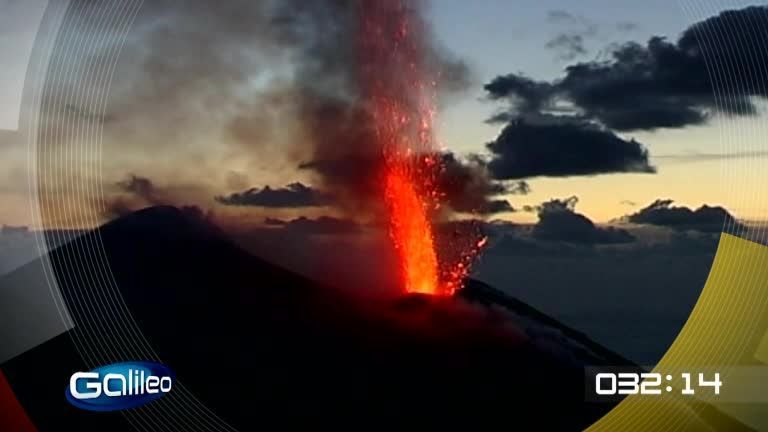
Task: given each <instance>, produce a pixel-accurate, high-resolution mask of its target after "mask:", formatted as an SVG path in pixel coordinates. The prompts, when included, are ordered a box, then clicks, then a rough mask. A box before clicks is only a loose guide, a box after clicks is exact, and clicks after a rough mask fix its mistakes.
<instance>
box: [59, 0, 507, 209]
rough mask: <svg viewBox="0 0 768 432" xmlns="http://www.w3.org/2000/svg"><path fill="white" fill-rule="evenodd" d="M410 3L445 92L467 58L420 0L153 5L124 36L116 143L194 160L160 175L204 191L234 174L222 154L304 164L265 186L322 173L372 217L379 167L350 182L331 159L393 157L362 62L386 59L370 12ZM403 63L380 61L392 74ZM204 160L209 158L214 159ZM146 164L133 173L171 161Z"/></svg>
mask: <svg viewBox="0 0 768 432" xmlns="http://www.w3.org/2000/svg"><path fill="white" fill-rule="evenodd" d="M75 7H78V8H80V9H82V13H83V14H84V18H83V19H82V23H81V27H82V30H83V31H95V29H89V28H88V26H89V24H88V23H89V22H90V21H89V19H88V18H87V16H88V14H96V13H98V11H97V10H96V8H93V7H89V6H88V5H87V4H86V3H85V2H79V3H77V4H76V5H75ZM397 7H402V8H404V9H403V10H404V11H405V12H404V13H406V14H407V15H408V16H409V20H410V22H412V23H413V31H414V32H418V34H417V35H416V36H414V38H415V39H416V40H417V42H418V44H419V45H420V48H421V52H422V56H421V57H423V58H422V59H421V61H422V62H423V63H424V65H425V68H426V69H428V70H429V71H430V73H431V74H432V75H433V78H434V80H435V82H436V90H437V96H438V98H439V97H442V96H443V95H448V94H451V93H456V92H460V91H462V90H464V89H465V88H467V86H468V84H469V79H470V78H469V70H468V68H467V66H466V64H465V63H463V62H462V61H461V60H460V59H456V58H454V57H452V56H451V55H450V53H448V52H447V51H446V50H444V49H443V48H442V47H440V46H438V45H437V44H436V43H435V42H434V40H433V37H432V34H431V30H430V29H429V24H428V23H427V22H426V21H425V20H424V18H423V16H422V11H423V7H424V5H423V2H422V1H419V0H415V1H403V2H380V3H373V2H367V1H363V0H319V1H312V2H304V1H299V0H281V1H276V0H257V1H252V0H235V1H232V2H227V3H226V4H222V5H219V4H213V3H211V2H208V1H203V0H192V1H188V2H184V3H183V4H180V3H177V2H173V1H153V2H146V3H145V4H144V6H143V7H142V9H141V10H140V12H139V14H138V16H137V17H136V20H135V22H134V25H133V28H132V31H131V35H130V37H129V38H128V40H127V42H126V43H125V44H124V46H122V47H121V56H120V64H119V65H118V66H117V67H116V73H115V79H114V85H113V89H112V91H111V95H110V99H109V101H108V106H107V109H106V113H105V114H104V116H103V117H104V118H108V119H109V122H105V123H104V124H103V126H104V130H105V138H106V140H105V141H108V142H107V145H109V146H110V148H112V149H113V150H115V151H116V152H124V149H125V147H126V146H130V147H136V148H143V149H152V151H153V156H154V157H153V158H152V160H146V161H143V162H141V163H142V164H144V165H153V164H160V163H169V164H174V166H180V167H181V168H180V169H179V171H180V172H178V173H177V172H174V173H173V177H171V176H170V173H168V174H166V175H167V178H159V179H156V180H158V181H160V182H162V183H172V182H174V181H177V179H183V181H185V182H188V181H190V180H194V181H197V182H200V183H206V184H205V185H204V187H201V188H200V189H206V190H214V191H215V190H216V189H217V188H218V190H219V191H221V190H222V189H223V188H224V185H225V184H226V183H227V181H228V178H227V175H226V172H223V170H220V169H219V168H218V166H220V165H219V164H218V163H217V162H220V163H227V162H228V161H230V160H231V154H235V153H236V154H237V155H238V157H239V158H241V159H245V162H244V163H245V167H241V168H239V169H240V171H246V172H247V171H252V172H263V173H267V174H266V175H270V174H272V173H273V172H274V168H273V167H280V169H281V170H289V171H290V170H295V177H294V178H292V179H288V178H286V177H280V178H268V179H265V180H263V181H259V182H258V184H262V185H263V184H275V183H276V182H279V183H278V184H288V183H293V182H302V183H305V184H313V185H315V186H316V187H317V188H318V189H319V190H320V191H321V192H322V193H323V194H329V195H333V196H334V205H336V206H337V207H339V208H341V209H342V210H346V211H347V212H348V213H350V214H352V213H354V214H359V213H360V210H361V209H363V210H365V209H366V208H370V207H371V206H372V205H373V204H372V203H371V202H370V198H368V197H370V196H371V195H372V191H371V188H372V187H375V185H372V184H371V182H375V181H376V180H375V173H371V172H364V173H362V174H364V175H363V176H362V177H363V178H364V179H365V181H363V182H359V181H358V182H350V181H349V180H350V179H351V178H357V176H354V177H348V176H339V175H335V173H329V170H325V169H322V168H323V167H324V166H329V165H332V164H339V163H344V161H347V160H350V159H351V160H361V159H372V158H378V157H380V155H381V149H380V148H378V145H379V144H377V143H378V141H377V140H375V139H373V134H374V131H373V128H372V118H371V113H370V109H369V107H368V106H367V105H366V104H367V101H366V98H365V96H366V95H364V94H363V93H364V88H365V84H366V83H364V82H361V81H362V80H363V78H362V74H361V71H362V70H365V69H371V68H377V67H379V66H380V64H377V63H373V62H375V61H376V60H378V59H375V58H366V56H365V55H363V54H362V53H363V52H364V50H361V49H360V44H361V40H362V39H363V38H362V36H361V32H363V31H364V28H363V27H362V26H363V25H364V23H365V22H366V19H367V18H366V16H367V14H370V13H373V12H375V13H377V14H382V16H384V17H385V18H386V17H387V16H388V14H394V13H395V12H396V11H395V9H396V8H397ZM400 73H401V71H398V70H396V69H394V68H387V67H383V68H381V69H380V70H376V74H377V76H378V77H381V79H382V80H383V81H385V82H391V83H395V82H396V81H397V79H398V76H399V74H400ZM70 109H82V107H73V108H70ZM203 158H205V159H204V160H206V163H203V164H200V163H199V161H200V160H201V159H203ZM193 167H194V169H193ZM361 167H362V168H364V167H365V166H361ZM145 168H146V167H145V166H141V165H138V166H131V167H130V168H128V169H127V170H126V171H128V172H131V171H142V172H157V171H158V170H150V169H145ZM301 168H306V169H301ZM310 168H311V169H310ZM200 171H204V172H205V173H206V175H200V174H201V173H200ZM117 175H118V176H122V175H123V174H121V173H117ZM156 177H158V176H157V175H154V174H153V178H156ZM250 177H251V178H253V177H259V175H258V174H253V175H252V176H250ZM201 179H204V180H201ZM201 186H202V185H201ZM255 186H256V185H255V184H253V185H249V186H247V187H246V188H244V189H243V190H247V189H248V188H249V187H255ZM216 196H221V194H220V193H218V194H217V193H212V194H209V195H207V196H200V197H198V198H197V199H196V203H197V204H201V205H215V204H216V201H215V199H214V200H213V201H212V200H211V198H215V197H216ZM164 201H166V202H167V201H173V200H169V199H166V200H164ZM494 205H495V206H496V208H501V207H499V203H495V204H494Z"/></svg>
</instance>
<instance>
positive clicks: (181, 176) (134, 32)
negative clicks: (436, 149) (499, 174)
mask: <svg viewBox="0 0 768 432" xmlns="http://www.w3.org/2000/svg"><path fill="white" fill-rule="evenodd" d="M45 3H46V2H44V1H34V2H23V5H22V2H13V1H11V2H10V3H9V6H8V8H10V10H12V11H16V14H15V15H14V14H13V13H12V14H3V16H2V18H0V24H1V25H0V27H1V28H3V29H6V30H4V31H3V33H2V34H0V50H2V52H3V54H2V55H3V58H12V59H15V62H11V63H10V64H11V66H9V67H8V68H7V69H6V70H5V71H4V73H5V74H6V76H4V77H3V80H2V85H3V86H5V88H4V89H3V93H2V94H3V95H4V97H3V107H2V110H0V115H2V117H3V119H2V120H3V123H2V124H3V125H5V127H6V128H7V127H10V126H8V125H12V124H13V119H12V118H13V116H14V112H15V111H14V107H17V106H19V102H18V101H17V100H16V98H15V96H18V95H20V92H18V91H15V92H14V91H13V90H14V89H16V90H18V85H19V82H20V81H19V77H22V78H23V73H22V71H26V67H25V65H26V62H28V61H29V57H28V55H29V54H28V53H27V52H26V50H28V49H31V41H32V39H31V38H32V37H33V35H34V33H33V32H30V29H29V26H22V25H18V23H19V22H31V23H34V22H36V19H38V20H39V17H40V13H41V12H42V8H41V5H42V6H44V5H45ZM754 4H759V2H754V1H751V2H746V1H735V0H727V1H726V0H723V1H719V2H716V3H708V4H706V5H701V4H699V2H693V1H681V2H678V3H669V2H666V1H662V0H649V1H645V2H629V1H626V2H617V1H609V0H590V1H585V2H580V3H579V4H578V8H577V7H575V5H574V4H573V3H572V2H564V1H557V0H545V1H535V2H533V1H530V2H528V1H526V2H515V3H514V4H513V3H512V2H508V1H502V0H485V1H479V2H471V3H470V2H464V1H459V0H441V1H434V2H432V3H430V4H429V6H428V8H427V13H426V18H427V19H428V20H429V21H430V22H431V24H432V26H433V32H434V37H435V40H436V42H437V44H438V46H439V47H440V48H441V49H444V50H445V51H446V52H447V53H449V55H450V57H452V58H454V59H456V60H459V61H462V62H464V63H466V65H467V66H468V68H469V69H468V72H469V73H468V80H469V81H468V85H467V86H466V88H465V89H463V90H462V91H461V92H458V93H456V94H451V95H449V96H447V97H446V98H444V99H442V100H441V103H440V107H439V110H440V111H439V113H438V117H437V135H438V139H439V141H440V143H441V144H442V145H443V146H444V147H445V148H446V149H448V150H450V151H452V152H454V153H456V154H458V155H465V154H470V153H479V154H485V155H487V154H488V153H487V150H486V148H485V144H486V143H488V142H490V141H492V140H494V139H495V138H496V137H497V136H498V135H499V133H500V131H501V130H502V127H503V124H499V123H495V124H488V123H487V122H486V120H487V119H488V118H489V117H491V116H493V115H494V114H497V113H499V112H501V111H503V110H506V109H509V108H510V105H509V103H508V102H507V101H505V100H502V99H500V100H490V98H489V95H488V93H487V92H486V91H485V90H484V89H483V86H484V85H485V84H488V83H489V82H491V81H492V80H493V79H494V78H495V77H498V76H503V75H507V74H512V73H514V74H520V75H523V76H526V77H528V78H530V79H532V80H535V81H542V82H544V81H546V82H551V81H553V80H557V79H558V78H562V77H563V74H564V69H565V67H567V66H569V65H574V64H577V63H580V62H590V61H594V60H605V59H608V58H609V55H610V52H611V51H612V50H614V49H615V48H616V47H617V46H619V45H618V44H622V43H625V42H629V41H634V42H637V43H639V44H641V45H645V44H646V42H647V41H648V40H649V38H651V37H653V36H665V37H666V38H667V40H668V41H669V42H672V43H675V42H676V41H677V38H678V37H679V36H680V35H681V33H682V32H683V31H684V30H685V29H686V28H688V27H689V26H690V25H691V24H693V23H695V22H698V21H701V20H703V19H706V18H708V17H711V16H714V15H717V14H718V13H719V12H721V11H722V10H727V9H738V8H742V7H744V6H748V5H754ZM661 11H663V12H661ZM143 12H144V11H143V10H142V11H140V12H139V19H137V21H136V23H135V26H134V27H133V28H131V30H130V32H129V33H128V34H127V38H126V41H127V42H128V44H127V47H126V48H125V49H124V50H123V52H122V53H121V55H120V59H119V61H118V62H117V64H116V65H117V66H116V69H115V74H114V78H113V82H112V86H111V88H110V91H109V95H110V96H109V98H108V102H107V109H106V112H105V115H104V116H102V117H99V116H98V115H97V114H93V113H90V112H83V111H82V110H80V111H78V108H77V107H67V110H68V111H69V114H70V115H72V113H76V114H78V115H80V116H83V117H87V116H90V117H91V118H92V119H93V121H94V122H100V124H101V125H103V126H104V130H103V139H104V141H103V151H102V152H101V153H100V155H101V156H100V157H101V158H102V159H101V162H100V163H101V170H100V171H98V172H87V171H86V172H83V173H82V175H83V176H84V177H89V176H96V177H95V178H91V180H92V181H94V182H100V183H101V184H102V187H104V188H105V190H107V191H108V190H109V189H110V188H113V187H114V185H115V184H117V183H119V182H120V181H121V180H124V179H126V178H127V176H129V175H131V174H136V175H140V176H146V177H148V178H151V179H153V181H154V182H155V183H156V185H161V186H163V187H164V188H165V190H166V191H170V190H172V191H173V194H174V197H175V199H177V200H182V201H186V202H189V203H193V204H197V205H200V206H202V207H210V208H214V209H215V210H219V211H237V212H240V213H242V214H247V213H248V212H251V211H253V209H234V210H233V209H223V208H222V207H223V206H221V205H220V204H219V203H217V202H216V201H215V200H214V197H215V196H218V195H225V194H229V193H233V192H236V191H238V190H244V189H247V188H249V187H263V186H266V185H270V186H272V187H281V186H285V185H287V184H289V183H292V182H295V181H302V182H304V183H305V184H310V185H311V184H312V178H311V176H308V173H307V172H306V171H302V170H297V169H296V163H295V162H296V159H297V158H298V159H301V155H298V156H297V154H296V153H295V149H293V148H292V147H291V145H290V144H286V143H290V142H291V140H295V139H297V137H298V135H296V134H295V133H293V132H291V131H292V130H293V129H295V128H294V125H293V123H292V122H293V120H291V115H292V113H290V112H288V113H285V112H273V113H271V114H270V115H271V116H273V118H272V120H274V119H275V118H277V119H278V120H279V122H280V123H281V126H282V127H283V128H284V130H283V131H281V132H279V133H272V132H270V133H268V134H264V133H263V131H261V130H259V123H258V121H264V119H263V118H261V117H260V118H258V119H255V120H253V119H249V118H238V120H239V121H240V122H239V123H237V125H236V126H238V127H237V128H235V127H234V126H233V122H232V121H231V119H229V118H227V117H226V116H227V115H228V114H229V113H230V109H234V108H233V107H237V106H239V105H238V104H244V103H248V102H247V101H245V99H244V100H231V101H228V100H227V99H226V96H227V94H228V93H227V92H226V91H224V92H219V93H216V94H215V96H213V97H212V98H208V99H206V103H212V104H214V105H208V106H206V107H205V108H201V107H200V106H197V105H195V106H187V104H186V103H183V101H184V99H182V98H178V99H176V98H177V97H178V95H176V94H171V93H173V92H171V91H169V90H168V89H170V88H172V87H173V86H174V85H176V84H175V83H174V81H173V79H172V78H171V77H169V79H168V81H167V82H153V85H154V86H156V87H153V88H152V89H146V88H144V87H145V86H144V87H142V88H137V87H135V85H136V81H134V79H136V77H137V76H142V74H143V73H146V71H143V70H141V69H140V68H141V66H140V63H138V62H136V61H135V59H136V58H141V55H143V50H147V49H149V47H150V45H147V41H142V39H141V37H142V35H143V34H144V32H147V31H148V29H149V30H151V29H152V28H153V27H152V26H153V25H156V24H157V23H152V22H151V21H142V19H141V16H142V15H141V14H142V13H143ZM6 21H7V22H6ZM12 23H17V25H10V24H12ZM256 37H257V36H254V38H256ZM574 38H575V39H574ZM153 40H154V39H152V40H150V42H152V41H153ZM568 40H571V41H573V40H577V41H578V46H573V45H570V46H568V45H564V44H562V42H567V41H568ZM11 41H20V42H11ZM135 41H139V42H138V43H136V44H134V45H133V46H132V45H131V44H132V43H133V42H135ZM558 41H559V42H560V44H558ZM154 42H155V43H158V44H159V45H160V46H161V47H162V49H168V50H173V49H176V47H174V46H173V45H172V44H173V43H176V41H160V40H154ZM179 43H181V42H179ZM164 44H167V45H168V46H165V45H164ZM261 49H263V50H265V51H268V50H270V49H274V48H273V47H269V46H266V47H259V46H257V44H256V45H255V46H254V47H253V52H255V53H258V52H259V50H261ZM25 53H26V55H25ZM260 56H261V54H256V55H254V58H253V59H250V60H252V63H248V61H246V62H245V63H246V64H245V65H242V68H243V70H244V71H245V72H244V73H245V74H246V75H247V76H248V78H247V81H248V82H249V83H250V84H249V85H251V86H252V88H255V89H258V88H263V87H265V86H271V87H272V89H273V90H270V92H269V95H267V97H268V98H269V97H271V98H278V99H279V98H280V97H281V93H280V90H279V88H280V86H279V83H280V82H281V81H284V80H286V79H290V77H289V76H288V75H290V72H289V68H286V67H285V64H287V63H289V62H290V59H289V58H288V57H287V56H282V55H281V54H280V53H278V54H275V53H270V54H269V56H270V57H268V58H269V60H266V61H269V62H270V64H269V67H268V68H267V69H269V70H268V71H267V72H263V69H264V63H263V62H264V61H265V60H263V59H260V58H261V57H260ZM283 62H285V64H284V63H283ZM251 64H252V66H253V70H249V69H248V67H249V65H251ZM165 66H167V65H165ZM14 71H15V72H14ZM283 72H285V73H286V76H282V75H281V74H282V73H283ZM248 74H251V75H248ZM197 78H199V77H196V78H195V79H197ZM138 82H140V81H138ZM275 83H278V85H275ZM184 85H189V86H192V87H194V88H196V89H198V88H200V86H201V85H202V84H201V83H200V82H199V81H195V82H193V83H192V84H184ZM206 85H208V84H206ZM181 88H185V89H188V87H183V86H181ZM274 89H278V90H274ZM164 92H166V93H164ZM136 94H138V96H136V97H133V96H135V95H136ZM125 95H131V98H126V97H125ZM262 96H264V95H262ZM752 100H753V103H754V105H755V106H756V107H757V108H758V114H756V115H753V116H741V115H730V116H721V115H718V114H717V113H716V112H712V111H713V110H710V111H707V113H708V114H709V115H710V116H711V118H710V119H709V120H708V121H706V122H705V123H704V124H702V125H695V126H694V125H685V126H684V127H676V128H657V129H654V130H634V131H616V134H617V135H618V136H619V137H621V138H622V139H624V140H630V139H635V140H637V141H638V142H639V143H640V144H642V145H644V146H645V147H646V148H647V149H648V151H649V160H648V161H649V163H650V165H652V166H654V167H656V168H657V170H658V172H657V173H655V174H650V173H634V172H619V173H609V174H597V175H568V176H562V177H554V178H553V177H547V176H533V177H531V178H526V180H527V182H528V183H529V184H530V187H531V192H530V193H529V194H527V195H510V196H507V197H505V198H507V199H508V200H509V202H510V204H511V205H512V206H513V207H515V208H516V209H520V208H522V207H523V206H525V205H530V206H533V205H537V204H539V203H541V202H543V201H547V200H549V199H552V198H566V197H569V196H574V195H575V196H577V197H578V199H579V202H578V205H577V207H576V208H577V210H578V211H579V212H580V213H583V214H585V215H587V216H588V217H589V218H591V219H592V220H594V221H596V222H609V221H612V220H614V219H616V218H619V217H621V216H623V215H626V214H629V213H633V212H635V211H637V210H638V209H640V208H642V207H644V206H646V205H648V204H649V203H651V202H653V201H654V200H656V199H659V198H669V199H673V200H675V202H676V203H679V204H680V205H685V206H689V207H692V208H695V207H698V206H700V205H702V204H710V205H722V206H723V207H726V208H727V209H728V210H730V211H731V212H732V213H733V214H735V215H736V216H737V217H739V218H741V219H745V220H758V219H763V218H764V214H765V210H766V206H768V196H765V195H764V193H763V192H762V190H763V188H762V187H760V186H759V185H764V184H766V183H765V182H766V180H768V179H767V178H766V176H768V174H766V170H765V169H764V166H765V159H764V156H765V144H764V139H763V138H762V137H763V136H764V134H765V132H766V131H765V130H764V128H765V126H764V124H765V121H764V120H765V119H764V114H760V113H759V112H760V111H761V109H764V108H765V107H766V106H768V105H766V104H765V103H764V101H762V100H761V99H760V98H759V97H755V98H753V99H752ZM244 101H245V102H244ZM189 105H191V104H189ZM199 109H207V110H209V111H208V112H207V113H206V114H209V115H208V118H207V119H206V121H204V122H198V121H196V120H194V119H192V115H193V114H196V113H199V111H196V110H199ZM238 109H239V108H238ZM714 111H717V110H714ZM125 113H130V114H129V115H126V114H125ZM158 113H162V115H158ZM169 113H171V114H169ZM115 119H117V120H115ZM125 119H129V120H128V121H126V120H125ZM251 120H253V121H251ZM175 121H178V122H179V124H178V127H175V126H176V124H175V123H174V122H175ZM142 122H143V123H142ZM145 125H146V127H145ZM225 129H226V130H225ZM233 131H234V132H233ZM240 133H242V134H248V139H252V138H253V135H254V134H255V135H259V136H260V137H261V139H263V141H264V142H262V143H260V145H261V147H258V148H254V147H252V146H249V145H250V144H247V143H246V144H243V143H242V142H240V141H245V140H244V139H243V137H242V136H241V135H238V134H240ZM0 141H1V143H2V148H1V149H0V152H2V158H0V160H1V161H2V162H0V164H2V166H3V169H2V172H3V175H4V176H5V177H6V179H5V181H4V182H3V184H4V187H3V188H2V189H0V199H2V201H3V203H4V205H3V206H2V209H1V210H0V223H5V224H17V225H29V224H30V219H29V210H28V183H27V179H26V178H25V173H26V166H27V162H28V161H27V149H26V147H25V146H26V144H25V137H23V136H21V135H20V134H18V133H15V132H13V131H9V130H3V131H0ZM148 155H151V157H147V156H148ZM91 156H93V155H88V157H91ZM171 165H173V169H172V170H169V169H168V167H169V166H171ZM169 193H170V192H169ZM174 203H177V204H178V203H181V201H175V202H174ZM278 213H279V214H280V215H281V216H284V217H292V216H298V215H299V214H300V213H301V212H300V211H298V210H296V209H287V210H282V213H280V212H278ZM490 217H491V218H500V219H508V220H513V221H521V222H534V221H535V220H536V214H535V213H531V212H523V211H517V212H511V213H500V214H496V215H492V216H490Z"/></svg>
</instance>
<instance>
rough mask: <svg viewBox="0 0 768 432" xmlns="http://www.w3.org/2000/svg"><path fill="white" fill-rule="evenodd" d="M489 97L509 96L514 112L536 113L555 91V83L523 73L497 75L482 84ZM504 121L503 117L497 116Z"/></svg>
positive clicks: (544, 105)
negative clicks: (534, 78)
mask: <svg viewBox="0 0 768 432" xmlns="http://www.w3.org/2000/svg"><path fill="white" fill-rule="evenodd" d="M483 88H484V89H485V90H486V91H487V92H488V96H489V97H490V98H491V99H501V98H509V99H511V100H512V101H513V103H514V105H515V108H516V110H517V111H516V112H519V113H523V114H524V113H536V112H539V111H542V110H544V109H545V108H547V105H546V104H548V103H549V102H550V98H551V96H552V94H553V92H554V91H555V85H554V84H551V83H548V82H545V81H535V80H533V79H531V78H528V77H526V76H523V75H518V74H509V75H504V76H498V77H496V78H494V79H493V80H492V81H491V82H489V83H488V84H486V85H485V86H483ZM499 119H500V120H502V121H504V120H506V117H505V118H501V117H500V118H499Z"/></svg>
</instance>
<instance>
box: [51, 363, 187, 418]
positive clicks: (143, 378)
mask: <svg viewBox="0 0 768 432" xmlns="http://www.w3.org/2000/svg"><path fill="white" fill-rule="evenodd" d="M175 379H176V377H175V375H174V373H173V372H172V371H171V370H170V369H169V368H168V367H166V366H164V365H162V364H160V363H153V362H144V361H140V362H125V363H114V364H111V365H107V366H101V367H97V368H96V369H94V370H92V371H90V372H76V373H74V374H72V377H71V378H70V379H69V387H67V391H66V395H67V400H68V401H69V403H71V404H72V405H74V406H76V407H78V408H82V409H85V410H90V411H116V410H121V409H126V408H133V407H137V406H140V405H144V404H146V403H149V402H152V401H153V400H155V399H159V398H161V397H163V396H164V395H165V394H166V393H168V392H169V391H171V387H173V381H174V380H175Z"/></svg>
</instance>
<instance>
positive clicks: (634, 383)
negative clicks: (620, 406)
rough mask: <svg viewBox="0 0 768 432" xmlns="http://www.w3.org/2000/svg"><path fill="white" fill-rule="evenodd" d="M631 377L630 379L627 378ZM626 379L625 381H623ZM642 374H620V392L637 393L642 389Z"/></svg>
mask: <svg viewBox="0 0 768 432" xmlns="http://www.w3.org/2000/svg"><path fill="white" fill-rule="evenodd" d="M626 378H629V379H630V381H626V380H625V379H626ZM623 379H624V381H622V380H623ZM639 384H640V375H638V374H636V373H620V374H619V394H637V392H638V391H639V390H640V385H639Z"/></svg>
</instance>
